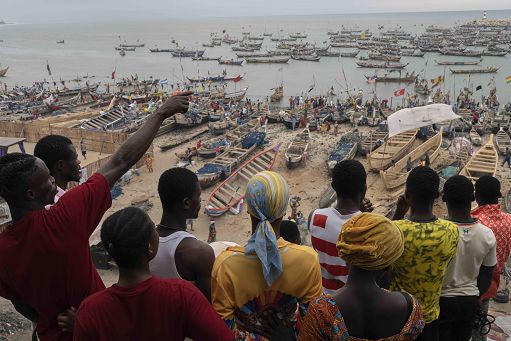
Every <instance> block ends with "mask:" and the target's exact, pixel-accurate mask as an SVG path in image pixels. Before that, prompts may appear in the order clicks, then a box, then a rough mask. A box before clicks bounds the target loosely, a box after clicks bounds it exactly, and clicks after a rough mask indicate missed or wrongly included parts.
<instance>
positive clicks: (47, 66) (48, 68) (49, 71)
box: [46, 61, 51, 76]
mask: <svg viewBox="0 0 511 341" xmlns="http://www.w3.org/2000/svg"><path fill="white" fill-rule="evenodd" d="M46 70H48V74H49V75H50V76H51V69H50V64H48V61H46Z"/></svg>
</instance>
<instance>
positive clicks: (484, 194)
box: [472, 175, 511, 341]
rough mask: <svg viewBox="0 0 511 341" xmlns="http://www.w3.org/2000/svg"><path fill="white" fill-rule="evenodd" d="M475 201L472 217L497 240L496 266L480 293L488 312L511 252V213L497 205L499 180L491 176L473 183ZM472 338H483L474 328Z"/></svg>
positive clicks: (483, 307) (499, 194)
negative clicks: (486, 286)
mask: <svg viewBox="0 0 511 341" xmlns="http://www.w3.org/2000/svg"><path fill="white" fill-rule="evenodd" d="M475 194H476V202H477V205H478V206H479V207H478V208H477V209H475V210H474V211H473V212H472V217H474V218H477V219H479V221H480V222H481V223H482V224H483V225H485V226H487V227H489V228H490V229H491V230H492V231H493V234H494V235H495V239H496V240H497V266H496V267H495V269H494V270H493V278H492V282H491V284H490V288H489V289H488V290H487V291H486V293H485V294H484V295H481V300H482V309H483V313H484V314H487V313H488V306H489V302H490V298H493V297H495V296H496V295H497V289H498V288H499V284H500V274H501V272H502V270H503V269H504V265H505V264H506V261H507V259H508V258H509V254H510V253H511V214H508V213H504V212H502V211H501V209H500V206H499V198H500V197H501V196H502V194H501V193H500V182H499V180H497V179H496V178H494V177H493V176H489V175H485V176H482V177H480V178H479V179H478V180H477V182H476V184H475ZM472 339H473V340H476V341H478V340H485V339H486V336H483V335H482V334H481V332H480V330H474V333H473V334H472Z"/></svg>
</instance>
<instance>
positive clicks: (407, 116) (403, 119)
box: [387, 104, 460, 137]
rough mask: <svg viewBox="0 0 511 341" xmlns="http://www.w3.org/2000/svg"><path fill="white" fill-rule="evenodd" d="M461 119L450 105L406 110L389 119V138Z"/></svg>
mask: <svg viewBox="0 0 511 341" xmlns="http://www.w3.org/2000/svg"><path fill="white" fill-rule="evenodd" d="M458 118H460V116H458V115H456V114H455V113H454V111H452V108H451V106H450V105H447V104H430V105H425V106H423V107H416V108H405V109H401V110H399V111H396V112H395V113H393V114H392V115H390V116H389V117H387V124H388V126H389V137H392V136H394V135H397V134H399V133H402V132H405V131H409V130H412V129H417V128H422V127H427V126H430V125H432V124H435V123H439V122H445V121H450V120H455V119H458Z"/></svg>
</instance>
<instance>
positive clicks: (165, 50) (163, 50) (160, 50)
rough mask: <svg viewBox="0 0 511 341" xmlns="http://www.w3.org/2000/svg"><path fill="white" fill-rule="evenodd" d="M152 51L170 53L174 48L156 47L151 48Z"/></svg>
mask: <svg viewBox="0 0 511 341" xmlns="http://www.w3.org/2000/svg"><path fill="white" fill-rule="evenodd" d="M149 51H150V52H159V53H163V52H165V53H170V52H173V51H174V50H173V49H159V48H157V47H156V48H154V49H149Z"/></svg>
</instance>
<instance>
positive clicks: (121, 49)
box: [115, 46, 137, 52]
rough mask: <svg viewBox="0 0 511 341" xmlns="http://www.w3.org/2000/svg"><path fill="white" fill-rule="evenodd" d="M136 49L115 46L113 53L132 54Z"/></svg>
mask: <svg viewBox="0 0 511 341" xmlns="http://www.w3.org/2000/svg"><path fill="white" fill-rule="evenodd" d="M136 50H137V48H136V47H120V46H116V47H115V51H125V52H126V51H129V52H134V51H136Z"/></svg>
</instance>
